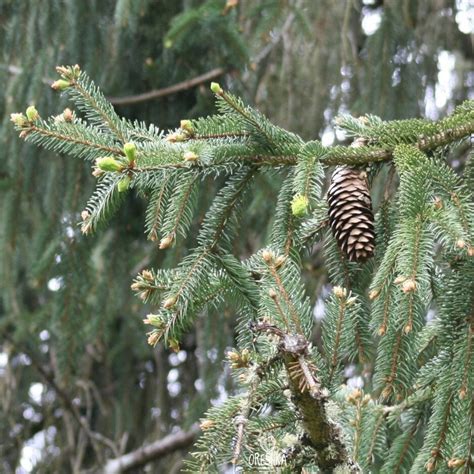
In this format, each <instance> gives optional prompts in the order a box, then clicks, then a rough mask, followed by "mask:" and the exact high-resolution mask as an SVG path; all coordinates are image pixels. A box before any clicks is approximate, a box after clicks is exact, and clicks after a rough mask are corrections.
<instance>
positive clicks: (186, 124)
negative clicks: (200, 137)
mask: <svg viewBox="0 0 474 474" xmlns="http://www.w3.org/2000/svg"><path fill="white" fill-rule="evenodd" d="M179 126H180V128H182V129H183V130H186V131H187V132H188V133H194V130H193V124H192V122H191V120H181V123H180V124H179Z"/></svg>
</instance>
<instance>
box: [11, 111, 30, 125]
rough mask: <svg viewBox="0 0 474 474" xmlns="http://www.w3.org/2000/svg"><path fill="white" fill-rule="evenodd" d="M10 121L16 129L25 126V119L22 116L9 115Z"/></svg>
mask: <svg viewBox="0 0 474 474" xmlns="http://www.w3.org/2000/svg"><path fill="white" fill-rule="evenodd" d="M10 121H12V122H13V123H14V124H15V125H16V126H17V127H23V125H25V124H26V117H25V116H24V115H23V114H11V115H10Z"/></svg>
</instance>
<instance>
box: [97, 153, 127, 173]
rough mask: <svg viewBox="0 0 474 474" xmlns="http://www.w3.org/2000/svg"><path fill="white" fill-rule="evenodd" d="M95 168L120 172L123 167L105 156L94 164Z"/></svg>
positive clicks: (113, 159) (110, 157)
mask: <svg viewBox="0 0 474 474" xmlns="http://www.w3.org/2000/svg"><path fill="white" fill-rule="evenodd" d="M95 164H96V165H97V167H98V168H99V169H101V170H102V171H121V170H122V169H123V165H121V164H120V163H119V162H118V161H117V160H116V159H115V158H114V157H112V156H106V157H105V158H99V159H98V160H97V161H96V163H95Z"/></svg>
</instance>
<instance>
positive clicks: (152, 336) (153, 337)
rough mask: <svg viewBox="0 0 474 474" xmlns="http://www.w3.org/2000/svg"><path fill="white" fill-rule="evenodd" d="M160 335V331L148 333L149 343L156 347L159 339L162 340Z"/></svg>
mask: <svg viewBox="0 0 474 474" xmlns="http://www.w3.org/2000/svg"><path fill="white" fill-rule="evenodd" d="M160 337H161V333H160V332H158V331H152V332H150V333H149V334H148V340H147V342H148V344H150V346H153V347H155V346H156V344H157V343H158V341H159V340H160Z"/></svg>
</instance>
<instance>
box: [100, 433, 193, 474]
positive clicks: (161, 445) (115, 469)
mask: <svg viewBox="0 0 474 474" xmlns="http://www.w3.org/2000/svg"><path fill="white" fill-rule="evenodd" d="M198 433H199V427H198V425H193V426H192V427H191V429H190V430H189V431H178V432H177V433H175V434H170V435H168V436H165V437H164V438H163V439H160V440H158V441H155V442H153V443H150V444H147V445H145V446H142V447H141V448H139V449H137V450H135V451H131V452H129V453H127V454H124V455H122V456H120V457H118V458H115V459H110V460H109V461H107V463H106V464H105V466H104V474H120V473H122V472H125V471H127V470H129V469H134V468H137V467H140V466H143V465H144V464H146V463H148V462H150V461H153V460H156V459H159V458H161V457H164V456H166V455H168V454H171V453H173V452H174V451H177V450H179V449H182V448H186V447H188V446H189V445H191V444H192V443H193V442H194V440H195V439H196V437H197V435H198Z"/></svg>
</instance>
